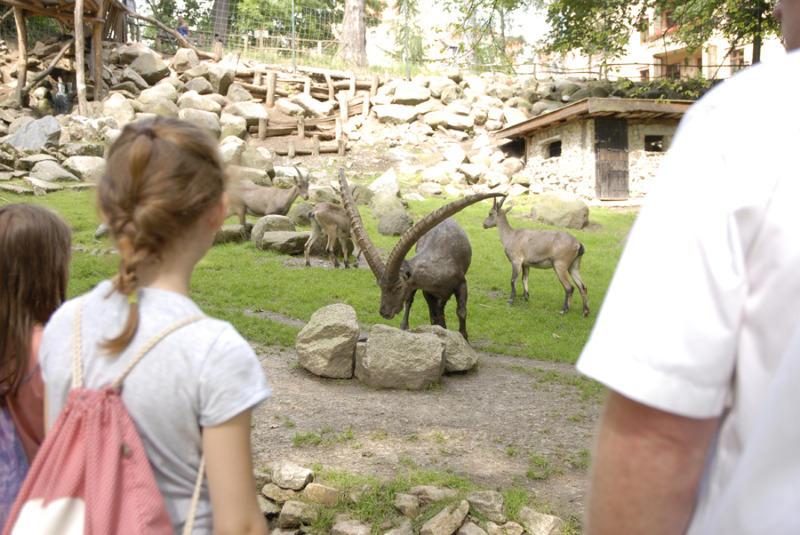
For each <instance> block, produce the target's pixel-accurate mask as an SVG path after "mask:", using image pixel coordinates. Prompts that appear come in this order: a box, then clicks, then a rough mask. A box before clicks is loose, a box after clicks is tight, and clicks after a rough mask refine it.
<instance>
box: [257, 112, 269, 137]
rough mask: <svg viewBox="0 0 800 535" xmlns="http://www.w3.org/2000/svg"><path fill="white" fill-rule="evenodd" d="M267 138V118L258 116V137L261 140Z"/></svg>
mask: <svg viewBox="0 0 800 535" xmlns="http://www.w3.org/2000/svg"><path fill="white" fill-rule="evenodd" d="M266 138H267V119H266V118H264V117H260V118H259V119H258V139H259V140H261V141H263V140H264V139H266Z"/></svg>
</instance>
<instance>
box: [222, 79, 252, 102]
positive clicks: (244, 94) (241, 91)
mask: <svg viewBox="0 0 800 535" xmlns="http://www.w3.org/2000/svg"><path fill="white" fill-rule="evenodd" d="M225 96H226V97H228V100H229V101H230V102H247V101H248V100H253V95H251V94H250V91H248V90H247V89H245V88H244V87H242V85H241V84H237V83H236V82H234V83H232V84H231V85H229V86H228V92H227V93H226V94H225Z"/></svg>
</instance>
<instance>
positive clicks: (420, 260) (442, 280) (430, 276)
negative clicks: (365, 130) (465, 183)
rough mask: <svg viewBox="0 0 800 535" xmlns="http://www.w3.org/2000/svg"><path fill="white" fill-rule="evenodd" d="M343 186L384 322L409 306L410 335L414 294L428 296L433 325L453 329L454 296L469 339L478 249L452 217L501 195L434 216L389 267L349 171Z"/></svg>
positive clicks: (401, 243) (459, 203) (407, 239)
mask: <svg viewBox="0 0 800 535" xmlns="http://www.w3.org/2000/svg"><path fill="white" fill-rule="evenodd" d="M339 184H340V185H341V189H342V199H343V200H344V206H345V209H346V210H347V213H348V215H349V216H350V224H351V227H352V233H353V237H354V238H355V240H356V242H357V243H358V246H359V247H360V248H361V251H362V252H363V253H364V258H366V259H367V263H368V264H369V267H370V268H371V269H372V272H373V273H374V274H375V278H376V279H377V282H378V286H379V287H380V289H381V307H380V313H381V316H382V317H384V318H386V319H392V318H393V317H394V316H395V315H396V314H397V313H398V312H400V310H401V309H402V308H403V305H404V304H405V313H404V315H403V321H402V323H401V324H400V328H401V329H408V314H409V311H410V310H411V305H412V303H413V302H414V294H415V293H416V291H417V290H421V291H422V295H423V296H425V301H427V303H428V311H429V313H430V319H431V325H439V326H441V327H444V328H447V325H446V324H445V318H444V307H445V305H446V304H447V301H448V300H449V299H450V297H452V296H453V295H455V296H456V304H457V306H456V314H457V315H458V322H459V328H458V330H459V332H460V333H461V335H462V336H463V337H464V338H465V339H467V280H466V274H467V270H468V269H469V265H470V263H471V262H472V247H471V246H470V243H469V239H468V238H467V233H466V232H464V229H462V228H461V227H460V226H459V224H458V223H456V221H455V220H454V219H450V216H451V215H453V214H455V213H457V212H459V211H460V210H462V209H464V208H466V207H467V206H469V205H470V204H474V203H476V202H478V201H481V200H483V199H487V198H489V197H498V196H500V194H499V193H483V194H480V195H472V196H470V197H465V198H463V199H458V200H456V201H453V202H451V203H449V204H446V205H444V206H442V207H441V208H439V209H438V210H436V211H434V212H431V213H430V214H428V215H426V216H425V217H423V218H422V219H420V220H419V221H417V222H416V223H415V224H414V225H413V226H412V227H411V228H410V229H408V230H407V231H406V232H405V234H403V235H402V236H401V237H400V239H399V240H398V242H397V243H396V244H395V246H394V248H393V249H392V252H391V253H389V259H388V260H387V261H386V263H385V264H384V263H383V260H382V259H381V257H380V256H379V255H378V250H377V248H376V247H375V245H374V244H373V243H372V241H371V240H370V239H369V236H368V235H367V233H366V231H365V230H364V224H363V222H362V221H361V215H360V214H359V213H358V208H357V207H356V204H355V202H354V201H353V196H352V194H351V193H350V188H349V187H348V186H347V180H346V179H345V177H344V170H342V169H339ZM415 243H416V244H417V251H416V253H417V254H416V255H414V257H413V258H412V259H411V260H405V256H406V254H407V253H408V251H410V250H411V248H412V247H413V246H414V244H415Z"/></svg>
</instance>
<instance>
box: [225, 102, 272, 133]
mask: <svg viewBox="0 0 800 535" xmlns="http://www.w3.org/2000/svg"><path fill="white" fill-rule="evenodd" d="M222 111H223V113H230V114H231V115H237V116H239V117H244V119H245V120H246V121H247V126H248V127H249V126H254V125H258V120H259V119H267V118H268V115H267V109H266V108H265V107H264V105H263V104H262V103H260V102H235V103H233V104H230V105H228V106H225V108H223V110H222Z"/></svg>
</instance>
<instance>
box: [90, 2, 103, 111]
mask: <svg viewBox="0 0 800 535" xmlns="http://www.w3.org/2000/svg"><path fill="white" fill-rule="evenodd" d="M105 4H106V2H105V0H101V1H100V3H99V5H98V6H97V18H102V17H103V13H105V7H106V6H105ZM92 48H93V49H94V95H92V100H94V101H95V102H100V90H101V89H103V27H102V26H101V25H99V24H95V25H94V32H93V34H92Z"/></svg>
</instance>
